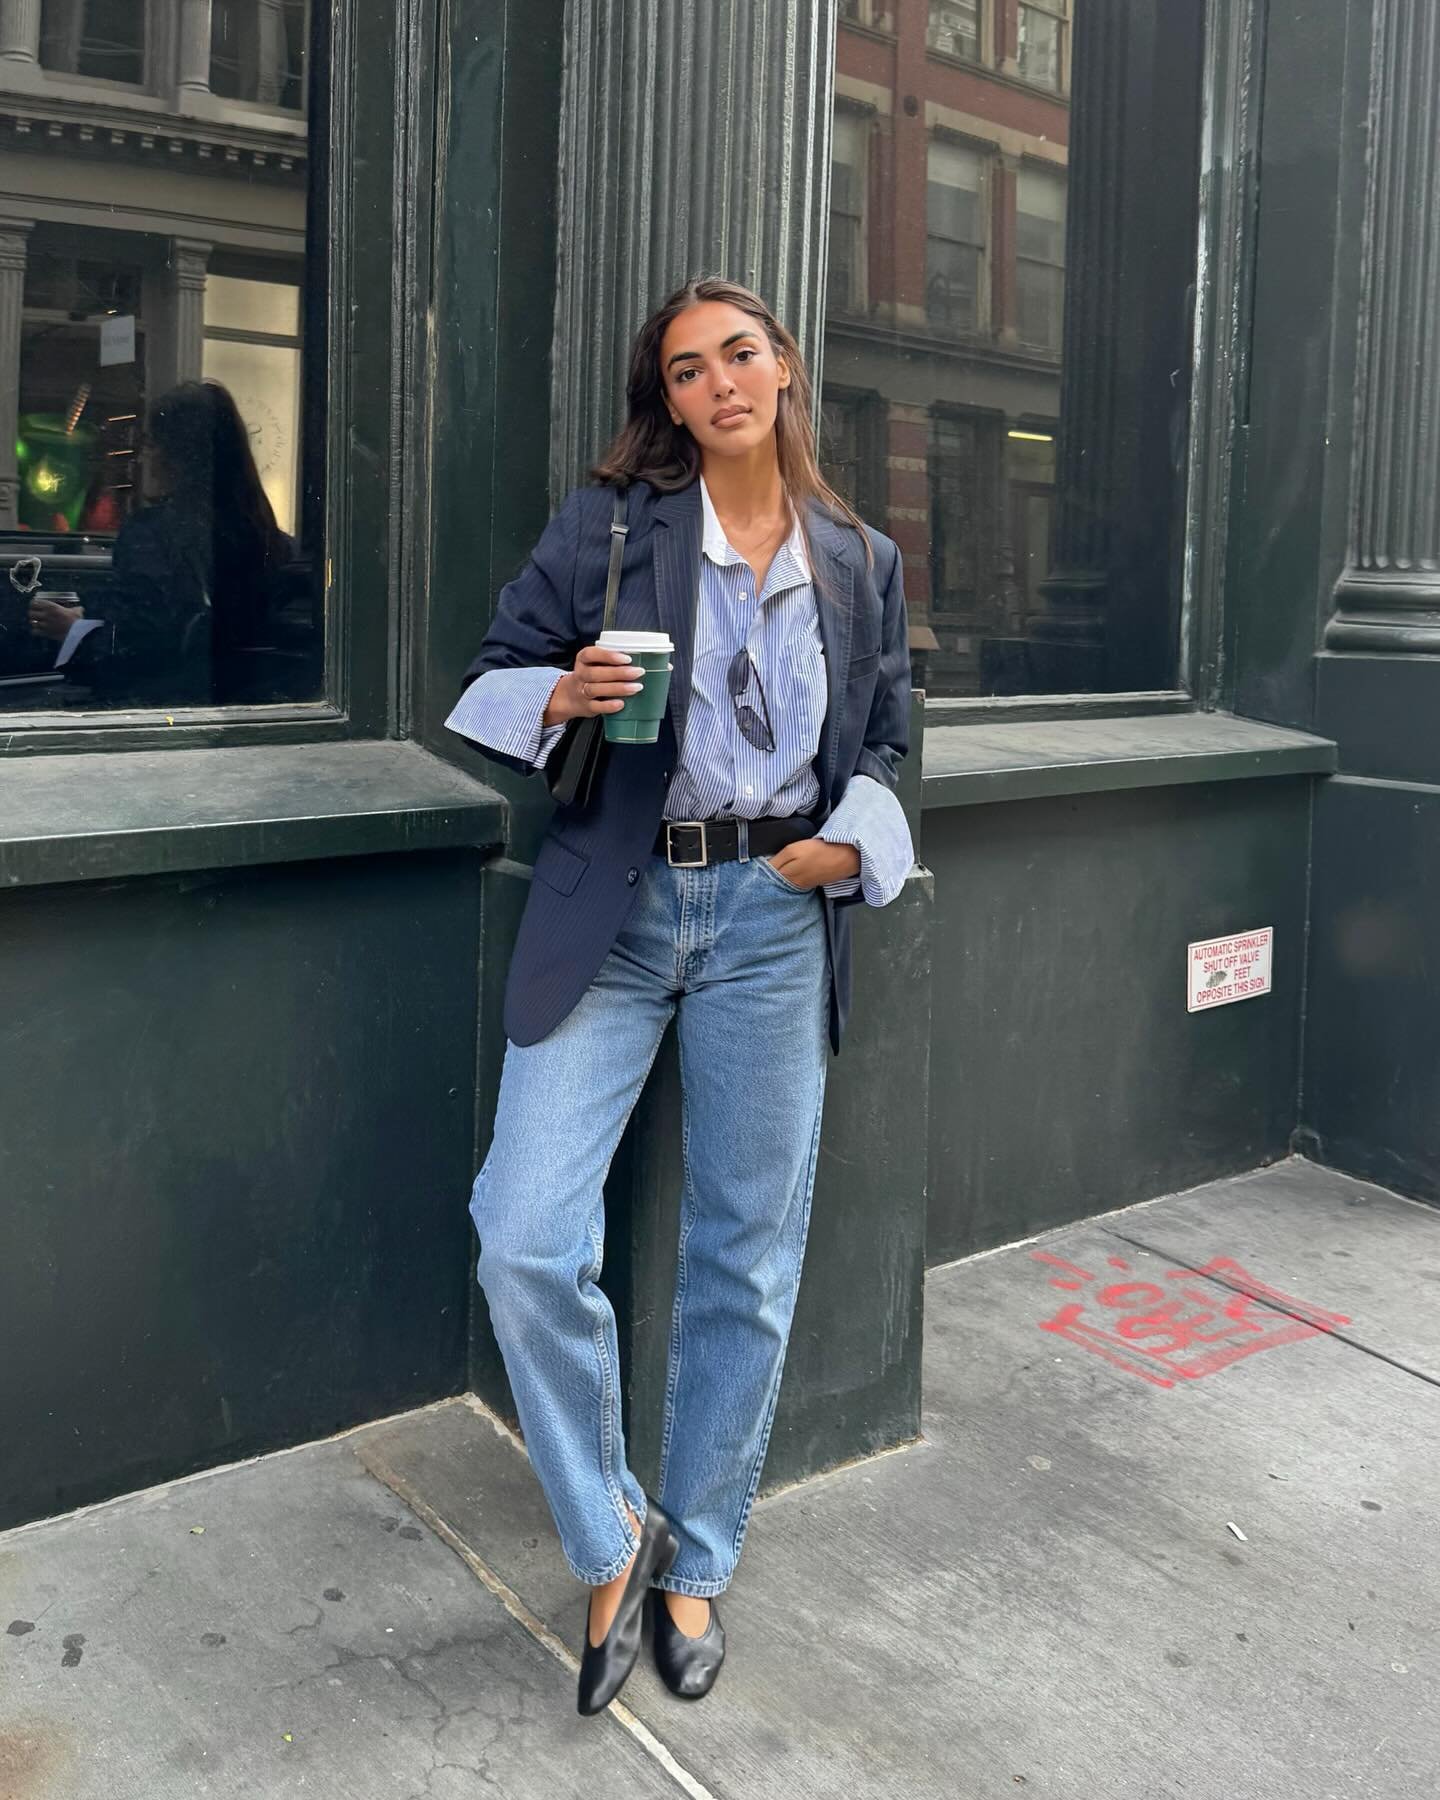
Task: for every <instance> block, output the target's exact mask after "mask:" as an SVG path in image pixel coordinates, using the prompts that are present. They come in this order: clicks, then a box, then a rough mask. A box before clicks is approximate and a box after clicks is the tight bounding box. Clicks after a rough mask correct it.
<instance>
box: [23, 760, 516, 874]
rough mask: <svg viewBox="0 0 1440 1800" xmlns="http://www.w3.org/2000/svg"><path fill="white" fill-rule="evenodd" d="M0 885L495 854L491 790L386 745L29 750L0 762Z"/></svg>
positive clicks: (498, 826)
mask: <svg viewBox="0 0 1440 1800" xmlns="http://www.w3.org/2000/svg"><path fill="white" fill-rule="evenodd" d="M0 790H3V794H4V803H3V806H0V888H13V887H28V886H34V885H37V884H42V883H55V882H71V881H101V880H114V879H116V878H118V877H122V876H130V875H156V874H174V873H177V872H181V871H185V870H193V869H221V868H236V867H241V866H243V865H246V864H252V863H275V862H301V861H307V860H310V859H313V858H318V857H328V856H363V855H373V854H376V853H378V852H383V851H395V850H434V849H453V848H456V847H464V846H469V847H472V848H477V849H490V848H498V847H499V846H500V845H502V844H503V843H504V841H505V836H506V830H507V824H508V809H507V806H506V803H505V801H504V799H503V798H502V797H501V796H500V795H499V794H497V793H496V792H495V790H494V789H493V788H489V787H486V786H485V785H484V783H483V782H479V781H476V780H474V779H473V778H472V777H471V776H468V775H466V774H465V773H464V772H463V771H462V770H460V769H456V768H454V767H452V766H451V765H450V764H449V763H447V762H443V761H441V759H440V758H439V757H437V756H432V755H430V754H429V752H428V751H425V750H422V749H420V748H419V746H418V745H415V744H409V743H395V742H389V741H386V742H378V743H377V742H365V743H359V742H351V743H343V744H283V745H281V744H277V745H264V746H257V747H249V746H245V747H236V748H226V749H213V748H207V749H196V750H170V751H163V750H162V751H137V752H122V753H120V754H99V753H96V754H91V755H83V756H37V757H33V758H19V759H16V760H15V761H13V762H7V763H6V764H5V765H4V767H3V769H0Z"/></svg>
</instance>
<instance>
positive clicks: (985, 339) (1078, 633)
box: [823, 0, 1200, 697]
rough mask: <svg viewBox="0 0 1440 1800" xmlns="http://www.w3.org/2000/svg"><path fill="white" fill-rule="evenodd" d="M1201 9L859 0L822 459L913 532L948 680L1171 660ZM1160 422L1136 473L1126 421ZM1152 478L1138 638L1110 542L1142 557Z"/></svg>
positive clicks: (844, 136)
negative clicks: (1133, 515) (1172, 558)
mask: <svg viewBox="0 0 1440 1800" xmlns="http://www.w3.org/2000/svg"><path fill="white" fill-rule="evenodd" d="M1176 10H1178V11H1184V12H1188V11H1189V9H1172V13H1173V12H1175V11H1176ZM1077 15H1078V16H1077ZM1198 30H1199V25H1198V17H1197V18H1195V19H1187V20H1185V21H1179V20H1176V19H1174V18H1171V19H1170V20H1169V21H1166V20H1165V19H1164V16H1163V8H1162V7H1161V6H1160V4H1159V0H1139V3H1138V4H1134V5H1125V4H1121V0H841V5H840V28H839V31H838V34H837V40H838V41H837V50H836V93H835V116H834V134H833V150H832V163H831V202H830V260H829V288H828V301H827V310H826V322H825V350H824V389H823V398H824V426H825V434H824V435H825V454H826V466H827V469H828V471H829V473H830V475H831V479H832V480H833V482H834V484H835V485H836V486H837V488H839V489H840V490H841V491H843V492H844V493H845V494H846V495H847V497H849V498H850V499H852V500H853V501H854V503H855V504H856V505H857V507H858V508H859V510H860V511H861V513H862V514H863V515H864V516H866V517H868V518H870V519H873V520H875V521H877V522H879V523H881V524H883V526H884V528H885V529H886V530H887V531H888V532H889V533H890V535H891V536H892V537H893V538H894V539H895V540H896V542H897V543H898V544H899V545H900V547H901V550H902V552H903V554H904V558H905V583H906V595H907V599H908V602H909V608H910V618H911V651H912V663H913V666H914V673H915V678H916V681H917V684H918V685H920V686H923V687H925V688H927V690H928V691H929V692H930V693H931V694H932V695H937V696H942V697H944V696H957V697H963V696H970V695H991V694H1027V693H1031V694H1033V693H1061V692H1085V691H1097V690H1105V689H1116V688H1121V687H1126V686H1133V687H1143V686H1147V685H1151V684H1152V683H1154V684H1157V685H1158V684H1159V679H1160V678H1159V677H1158V676H1154V675H1149V674H1148V673H1146V670H1147V669H1148V664H1149V662H1151V661H1154V662H1156V663H1157V666H1158V664H1159V663H1161V662H1168V660H1169V659H1170V658H1171V657H1172V656H1173V641H1172V640H1173V614H1174V608H1173V606H1172V605H1171V604H1170V602H1169V598H1168V596H1167V594H1166V592H1165V591H1164V590H1165V589H1166V586H1167V583H1168V581H1169V578H1170V571H1169V567H1168V564H1167V561H1166V559H1167V558H1168V556H1169V551H1170V544H1169V537H1168V533H1169V529H1170V525H1171V522H1172V518H1173V516H1174V514H1175V512H1176V508H1177V506H1178V496H1179V471H1178V469H1177V466H1176V463H1175V457H1174V451H1175V424H1176V414H1177V410H1178V412H1179V413H1180V414H1181V415H1182V417H1183V413H1184V410H1185V407H1186V405H1187V402H1188V392H1187V390H1186V388H1185V386H1184V385H1183V383H1182V385H1181V387H1180V388H1179V389H1178V390H1177V389H1176V388H1175V386H1174V385H1173V384H1167V385H1166V386H1165V387H1164V389H1163V391H1162V389H1161V388H1160V387H1159V386H1157V385H1156V382H1155V380H1154V377H1155V375H1156V372H1157V371H1168V370H1169V369H1170V368H1171V367H1172V366H1176V367H1185V366H1188V356H1187V355H1186V354H1185V353H1184V344H1183V337H1181V336H1180V334H1181V333H1182V332H1183V326H1184V297H1185V294H1186V292H1187V284H1188V282H1189V280H1190V278H1191V273H1192V271H1193V262H1194V244H1193V231H1194V210H1193V204H1192V203H1190V202H1189V201H1188V199H1186V198H1184V197H1185V196H1187V195H1188V194H1190V193H1193V188H1194V173H1195V171H1194V158H1195V135H1196V134H1195V125H1194V116H1195V114H1194V108H1195V104H1196V98H1197V97H1196V93H1195V84H1196V76H1195V70H1197V69H1198V68H1199V66H1200V59H1199V54H1198V48H1199V45H1198ZM1167 56H1168V57H1169V58H1170V59H1171V61H1172V62H1173V65H1174V66H1173V71H1172V72H1171V73H1172V79H1171V82H1170V85H1162V86H1161V88H1160V91H1159V92H1158V94H1150V95H1146V94H1145V93H1144V92H1142V91H1141V88H1140V86H1139V85H1138V84H1143V83H1144V82H1145V81H1147V80H1154V79H1155V78H1157V77H1161V78H1164V77H1165V76H1166V67H1165V63H1166V58H1167ZM1186 59H1188V60H1186ZM1167 109H1168V116H1169V117H1170V118H1171V119H1172V120H1173V123H1172V124H1169V125H1167V124H1166V122H1165V121H1166V118H1167ZM1077 146H1079V148H1078V149H1077ZM1077 158H1079V159H1083V162H1084V167H1083V168H1072V162H1074V161H1075V160H1076V159H1077ZM1167 216H1168V223H1163V222H1162V221H1165V220H1166V219H1167ZM1147 265H1148V268H1149V273H1148V274H1147V273H1146V272H1145V270H1146V267H1147ZM1077 285H1078V286H1079V288H1080V292H1079V293H1078V295H1077V293H1076V292H1075V291H1074V290H1075V288H1076V287H1077ZM1172 290H1173V291H1172ZM1137 291H1139V292H1140V293H1141V301H1140V302H1136V301H1135V300H1134V299H1133V295H1134V294H1135V293H1136V292H1137ZM1117 295H1123V296H1125V300H1124V307H1123V309H1122V308H1119V307H1116V306H1112V302H1114V301H1115V298H1116V296H1117ZM1125 312H1128V313H1130V314H1131V315H1133V317H1132V318H1131V319H1130V323H1131V324H1133V325H1135V326H1136V327H1137V335H1136V337H1135V340H1134V342H1133V343H1130V344H1123V343H1119V342H1118V341H1117V339H1118V337H1119V335H1120V334H1122V333H1123V331H1124V330H1125V329H1126V328H1127V325H1126V319H1125V317H1124V316H1123V315H1124V313H1125ZM1157 320H1159V321H1164V324H1163V325H1162V327H1161V328H1160V329H1158V330H1157V328H1156V322H1157ZM1177 349H1178V352H1179V353H1178V354H1177ZM1180 438H1181V439H1182V440H1183V428H1182V430H1181V432H1180ZM1157 442H1158V445H1159V456H1160V465H1161V466H1160V468H1159V469H1158V471H1157V470H1153V469H1152V470H1151V472H1150V473H1149V475H1143V474H1142V477H1141V478H1140V485H1139V486H1138V487H1133V486H1132V487H1131V488H1130V489H1129V490H1128V495H1127V493H1126V492H1125V491H1124V484H1125V482H1126V481H1127V480H1129V479H1131V477H1132V475H1133V474H1134V471H1133V470H1131V469H1130V467H1129V465H1128V464H1127V462H1126V460H1125V451H1124V446H1125V445H1127V444H1128V445H1132V446H1133V444H1135V443H1143V444H1144V445H1145V446H1146V454H1147V455H1153V454H1154V453H1155V449H1156V444H1157ZM1117 443H1118V444H1119V446H1120V448H1119V449H1118V450H1117V447H1116V446H1117ZM1102 463H1103V464H1104V468H1103V470H1102V469H1101V468H1100V465H1101V464H1102ZM1147 482H1148V486H1147ZM1142 501H1143V502H1145V503H1146V504H1147V505H1148V508H1149V512H1150V515H1151V518H1152V521H1153V523H1154V526H1155V532H1156V533H1158V542H1159V545H1160V551H1159V555H1158V560H1157V558H1156V557H1154V556H1151V557H1150V558H1149V559H1148V561H1147V562H1146V564H1145V569H1144V573H1143V577H1137V579H1143V581H1144V582H1146V583H1148V584H1149V585H1148V586H1147V588H1146V591H1145V593H1144V594H1143V596H1140V597H1139V599H1138V600H1137V606H1139V607H1141V609H1142V610H1143V612H1144V620H1145V623H1144V629H1143V633H1142V638H1143V641H1141V640H1137V639H1136V638H1135V636H1134V635H1133V633H1132V632H1131V631H1130V629H1129V626H1128V625H1127V626H1125V627H1124V629H1123V632H1122V617H1123V615H1124V613H1125V612H1126V606H1125V603H1124V600H1125V597H1124V595H1123V593H1122V590H1123V589H1124V586H1125V583H1124V582H1123V581H1112V579H1111V577H1112V576H1113V574H1114V569H1113V567H1111V566H1109V565H1107V568H1106V569H1105V570H1103V571H1102V570H1101V569H1100V568H1099V567H1098V565H1097V564H1096V557H1095V555H1094V554H1092V553H1093V552H1094V551H1095V547H1096V545H1097V544H1099V545H1101V546H1102V547H1103V550H1104V554H1105V557H1108V558H1111V559H1112V562H1113V560H1114V559H1116V558H1119V559H1120V560H1124V559H1126V558H1129V559H1130V560H1131V561H1133V560H1134V557H1133V555H1132V548H1131V545H1130V542H1129V538H1128V537H1127V532H1129V531H1130V527H1129V526H1127V525H1126V524H1125V522H1124V521H1123V519H1117V517H1116V516H1115V515H1116V513H1117V510H1124V508H1125V507H1126V506H1127V504H1130V503H1139V502H1142ZM1102 560H1104V559H1103V558H1102ZM1157 581H1158V583H1159V591H1156V590H1155V587H1154V583H1155V582H1157ZM1137 671H1139V673H1138V675H1137Z"/></svg>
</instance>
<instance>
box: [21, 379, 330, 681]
mask: <svg viewBox="0 0 1440 1800" xmlns="http://www.w3.org/2000/svg"><path fill="white" fill-rule="evenodd" d="M145 443H146V476H147V486H148V489H149V491H150V492H151V493H152V494H153V495H154V496H155V498H154V499H153V502H152V504H150V505H148V506H145V507H143V508H142V509H141V510H140V511H139V512H137V513H136V514H134V516H133V517H132V518H130V519H128V520H127V521H126V523H125V524H124V525H122V526H121V528H120V532H119V534H118V536H117V537H116V539H115V549H114V555H113V561H112V565H111V571H110V576H109V579H108V580H107V581H106V583H105V585H104V587H103V588H102V589H101V591H100V592H99V593H98V594H97V595H96V596H95V601H94V605H93V608H92V609H91V618H92V620H93V621H95V622H98V624H99V625H100V626H101V629H98V630H95V631H93V632H92V633H91V634H90V635H89V636H87V637H86V638H85V639H84V641H83V642H82V643H80V644H79V646H78V647H77V648H76V649H75V653H74V656H73V658H72V662H73V666H74V671H75V675H76V677H77V678H78V679H80V680H82V681H88V682H89V683H90V684H91V686H92V688H93V691H94V695H95V699H96V701H97V703H99V704H101V705H104V706H167V707H173V706H205V705H210V704H216V705H226V704H233V703H235V702H237V701H239V700H243V699H245V698H247V697H248V695H247V692H246V688H247V684H248V682H249V679H250V676H249V664H250V660H251V659H250V657H249V655H248V653H250V652H253V651H258V650H264V649H266V648H268V647H269V646H270V645H271V644H272V642H273V640H274V637H275V633H276V622H275V616H274V615H275V613H276V611H277V610H278V607H279V604H280V601H281V597H282V595H283V591H284V587H285V581H286V572H287V570H289V569H290V568H291V567H292V566H293V564H294V561H295V546H294V544H293V543H292V541H291V539H290V538H289V537H288V536H287V535H286V533H285V532H283V531H282V530H281V529H280V527H279V525H278V524H277V522H276V519H275V513H274V509H273V508H272V506H271V504H270V500H269V497H268V496H267V495H266V493H265V489H264V487H263V486H262V485H261V481H260V474H259V471H258V470H257V468H256V466H255V457H254V453H253V451H252V449H251V445H250V434H249V432H248V430H247V429H246V426H245V421H244V419H243V418H242V417H241V415H240V410H239V408H238V407H237V406H236V404H235V401H234V398H233V397H232V395H231V394H230V392H229V390H228V389H227V388H225V387H223V386H221V384H220V383H219V382H216V381H186V382H182V383H181V384H180V385H179V386H178V387H174V388H171V389H170V390H169V392H168V393H165V394H162V395H161V396H160V398H159V399H158V400H157V401H156V402H155V403H154V405H153V406H152V407H151V409H150V414H149V417H148V419H147V421H146V431H145ZM87 622H88V621H87ZM72 624H73V619H63V618H61V617H59V616H55V614H54V612H53V609H52V611H51V612H50V613H48V614H46V615H45V616H43V617H40V618H37V619H34V620H33V621H32V628H34V629H36V630H38V631H42V632H45V633H47V634H48V635H51V636H59V635H63V633H64V631H67V630H69V629H71V626H72Z"/></svg>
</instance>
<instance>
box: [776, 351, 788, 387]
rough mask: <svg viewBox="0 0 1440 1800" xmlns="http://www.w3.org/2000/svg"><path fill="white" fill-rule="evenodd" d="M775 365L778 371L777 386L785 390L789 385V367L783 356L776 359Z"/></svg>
mask: <svg viewBox="0 0 1440 1800" xmlns="http://www.w3.org/2000/svg"><path fill="white" fill-rule="evenodd" d="M776 363H777V365H778V367H779V370H780V376H779V385H780V386H781V387H782V388H787V387H789V385H790V365H789V363H787V362H786V360H785V358H784V357H783V356H780V357H777V358H776Z"/></svg>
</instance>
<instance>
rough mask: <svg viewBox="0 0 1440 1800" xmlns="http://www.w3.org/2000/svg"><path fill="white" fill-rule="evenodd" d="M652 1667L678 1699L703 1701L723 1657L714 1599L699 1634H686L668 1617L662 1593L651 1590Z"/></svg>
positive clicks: (723, 1639) (723, 1640) (721, 1634)
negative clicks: (708, 1618)
mask: <svg viewBox="0 0 1440 1800" xmlns="http://www.w3.org/2000/svg"><path fill="white" fill-rule="evenodd" d="M653 1624H654V1629H655V1667H656V1668H657V1669H658V1670H659V1671H660V1679H661V1680H662V1681H663V1682H664V1683H665V1685H666V1687H667V1688H669V1690H670V1692H671V1693H672V1694H674V1695H675V1696H676V1698H677V1699H680V1700H703V1699H704V1698H705V1696H706V1694H708V1693H709V1692H710V1690H711V1688H712V1687H714V1685H715V1677H716V1676H717V1675H718V1674H719V1673H720V1665H721V1663H723V1662H724V1660H725V1629H724V1627H723V1626H722V1625H721V1623H720V1615H719V1613H718V1612H717V1611H716V1610H715V1602H714V1601H713V1600H712V1601H711V1602H710V1623H709V1624H708V1625H707V1626H706V1627H705V1629H704V1631H702V1632H701V1633H700V1635H699V1637H686V1635H685V1633H684V1632H683V1631H682V1630H681V1629H680V1627H679V1626H678V1625H677V1624H676V1623H675V1621H674V1620H673V1619H672V1618H671V1617H670V1608H669V1607H668V1606H667V1605H666V1604H665V1595H664V1593H663V1592H662V1591H661V1590H660V1589H658V1588H657V1589H656V1591H655V1604H654V1618H653Z"/></svg>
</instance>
